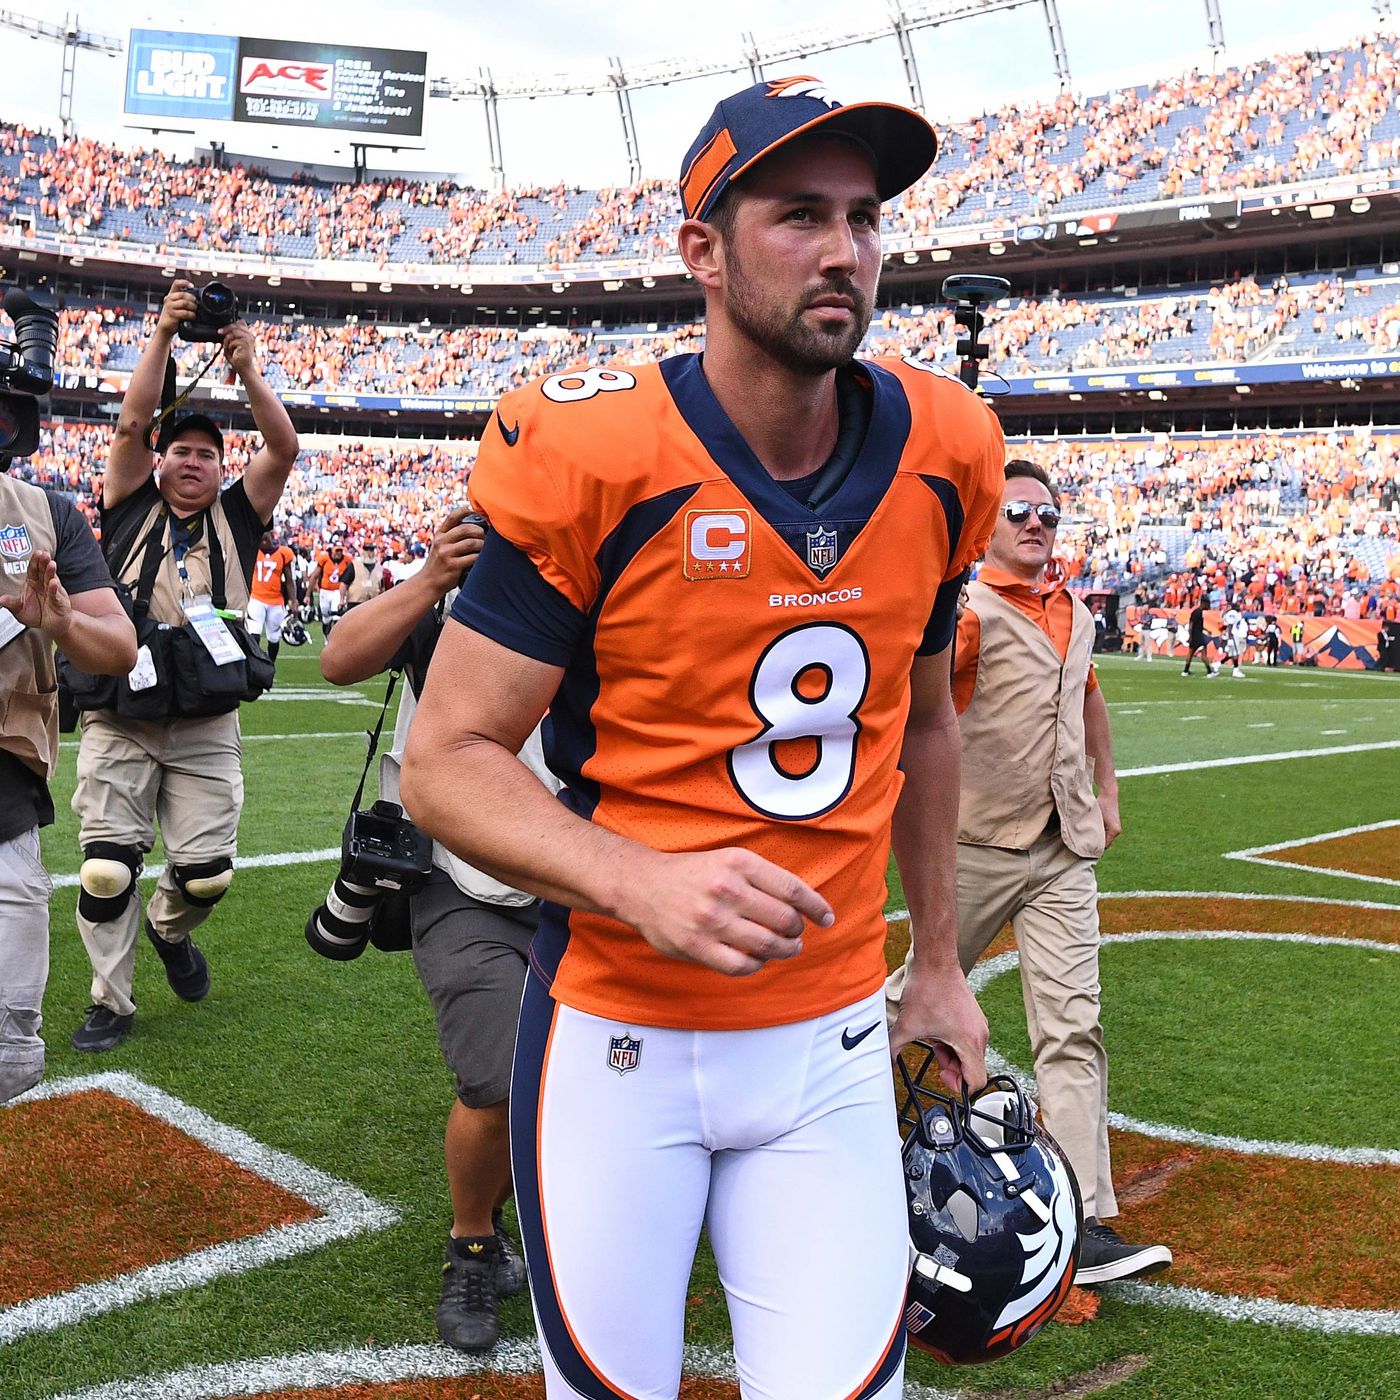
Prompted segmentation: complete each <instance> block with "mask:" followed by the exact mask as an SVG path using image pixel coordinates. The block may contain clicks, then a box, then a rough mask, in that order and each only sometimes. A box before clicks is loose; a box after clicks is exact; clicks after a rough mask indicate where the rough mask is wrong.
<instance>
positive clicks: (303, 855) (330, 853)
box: [53, 846, 340, 890]
mask: <svg viewBox="0 0 1400 1400" xmlns="http://www.w3.org/2000/svg"><path fill="white" fill-rule="evenodd" d="M339 859H340V847H339V846H326V847H325V848H324V849H322V850H319V851H276V852H274V853H273V854H271V855H265V856H235V857H234V862H233V868H234V869H235V870H266V869H267V868H268V867H269V866H277V865H315V864H317V863H318V862H319V861H323V860H339ZM164 872H165V867H164V866H163V865H151V866H147V868H146V869H145V870H143V871H142V872H141V878H142V879H143V880H159V879H160V877H161V875H162V874H163V873H164ZM77 883H78V877H77V875H76V874H72V875H55V876H54V877H53V887H54V889H56V890H71V889H74V888H76V886H77Z"/></svg>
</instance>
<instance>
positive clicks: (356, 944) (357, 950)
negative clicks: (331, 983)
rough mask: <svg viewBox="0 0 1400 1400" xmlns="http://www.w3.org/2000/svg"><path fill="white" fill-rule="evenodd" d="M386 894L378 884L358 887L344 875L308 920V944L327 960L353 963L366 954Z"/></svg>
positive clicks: (338, 876) (338, 878)
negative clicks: (371, 921)
mask: <svg viewBox="0 0 1400 1400" xmlns="http://www.w3.org/2000/svg"><path fill="white" fill-rule="evenodd" d="M384 894H385V891H384V890H382V889H379V888H378V887H377V886H375V885H358V884H356V883H355V882H354V881H352V880H348V879H346V877H345V874H344V873H343V872H342V873H341V874H338V875H337V876H336V877H335V879H334V881H332V883H331V887H330V891H329V893H328V894H327V895H326V902H325V903H324V904H322V905H321V906H320V908H318V909H315V910H313V911H312V914H311V917H310V918H309V919H307V921H306V941H307V942H308V943H309V944H310V945H311V946H312V948H314V949H315V950H316V952H318V953H320V955H321V956H322V957H323V958H334V959H335V961H336V962H350V961H351V959H353V958H358V957H359V956H360V954H361V953H363V952H364V951H365V945H366V944H367V943H368V942H369V921H370V920H371V919H372V918H373V917H374V911H375V910H376V909H378V908H379V905H380V902H381V901H382V900H383V898H384Z"/></svg>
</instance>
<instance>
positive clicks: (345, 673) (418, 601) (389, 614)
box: [321, 573, 437, 685]
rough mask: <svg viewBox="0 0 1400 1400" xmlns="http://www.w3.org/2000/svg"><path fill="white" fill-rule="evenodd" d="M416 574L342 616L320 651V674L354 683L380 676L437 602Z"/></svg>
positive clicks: (334, 680) (335, 682)
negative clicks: (323, 648) (324, 647)
mask: <svg viewBox="0 0 1400 1400" xmlns="http://www.w3.org/2000/svg"><path fill="white" fill-rule="evenodd" d="M422 578H423V575H422V574H421V573H420V574H416V575H414V577H413V578H411V579H409V580H408V581H407V582H406V583H404V584H402V585H400V586H399V587H398V588H391V589H390V590H389V591H388V592H387V593H381V594H380V595H379V596H378V597H377V598H373V599H371V600H370V601H369V602H368V603H364V604H362V605H361V606H360V607H358V608H352V609H351V610H350V611H349V612H348V613H346V614H345V616H344V617H343V618H341V620H340V622H339V623H338V624H337V626H336V629H335V631H334V632H332V633H331V638H330V641H328V642H327V643H326V649H325V651H323V652H322V653H321V674H322V675H323V676H324V677H325V678H326V679H327V680H328V681H330V683H331V684H332V685H353V684H354V683H355V682H356V681H362V680H365V679H367V678H368V677H370V676H377V675H378V674H379V673H380V672H381V671H382V670H383V669H384V668H385V667H386V666H387V665H388V664H389V662H390V661H391V660H392V659H393V657H394V653H395V652H396V651H398V649H399V648H400V647H401V646H402V645H403V644H404V642H405V641H406V640H407V639H408V635H409V633H410V632H412V631H413V629H414V628H415V627H416V626H417V625H418V623H419V622H420V621H421V620H422V618H423V617H424V615H425V614H426V613H427V612H428V611H429V609H431V608H432V606H433V604H434V603H436V602H437V596H436V595H435V594H434V593H433V591H432V588H431V587H430V586H429V585H428V584H427V583H425V582H423V583H420V580H421V579H422Z"/></svg>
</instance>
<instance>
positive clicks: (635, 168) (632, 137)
mask: <svg viewBox="0 0 1400 1400" xmlns="http://www.w3.org/2000/svg"><path fill="white" fill-rule="evenodd" d="M609 62H610V63H611V65H612V72H611V73H610V74H609V75H608V77H609V80H610V81H611V83H612V85H613V88H614V89H615V91H616V92H617V112H618V115H619V116H620V117H621V118H622V139H623V140H624V141H625V142H626V143H627V177H628V179H630V180H631V182H632V183H633V184H634V185H635V184H636V183H637V182H638V181H639V180H640V179H641V178H642V151H641V147H640V146H638V145H637V125H636V123H635V122H634V121H633V120H632V94H631V93H630V92H629V91H628V88H627V74H626V72H624V71H623V67H622V60H621V59H620V58H613V59H610V60H609Z"/></svg>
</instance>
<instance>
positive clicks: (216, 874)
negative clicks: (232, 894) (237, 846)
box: [170, 856, 233, 909]
mask: <svg viewBox="0 0 1400 1400" xmlns="http://www.w3.org/2000/svg"><path fill="white" fill-rule="evenodd" d="M170 878H171V879H172V880H174V881H175V886H176V888H177V889H178V890H179V891H180V893H181V894H182V895H183V896H184V897H185V903H186V904H192V905H194V906H195V907H196V908H198V909H212V908H213V907H214V905H216V904H217V903H218V902H219V901H220V900H221V899H222V898H223V897H224V895H225V894H226V893H227V892H228V887H229V886H230V885H231V884H233V858H232V857H231V856H220V857H219V858H218V860H206V861H201V862H200V863H199V864H197V865H172V866H171V867H170Z"/></svg>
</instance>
